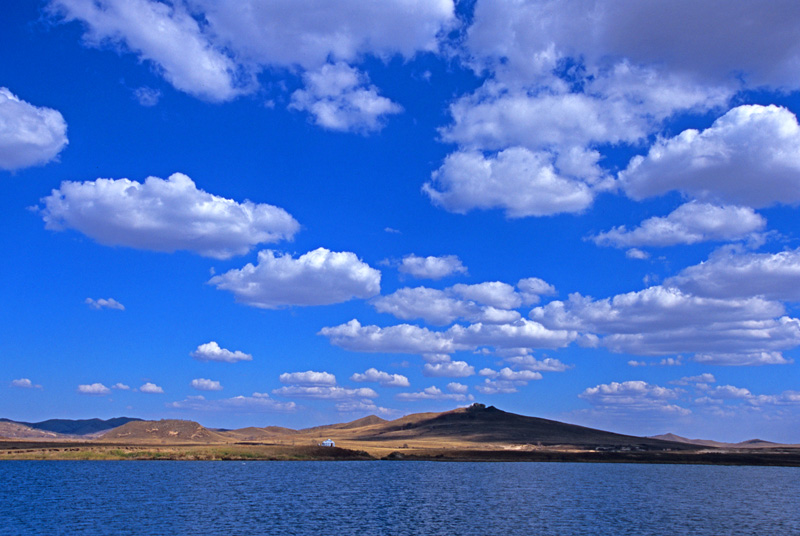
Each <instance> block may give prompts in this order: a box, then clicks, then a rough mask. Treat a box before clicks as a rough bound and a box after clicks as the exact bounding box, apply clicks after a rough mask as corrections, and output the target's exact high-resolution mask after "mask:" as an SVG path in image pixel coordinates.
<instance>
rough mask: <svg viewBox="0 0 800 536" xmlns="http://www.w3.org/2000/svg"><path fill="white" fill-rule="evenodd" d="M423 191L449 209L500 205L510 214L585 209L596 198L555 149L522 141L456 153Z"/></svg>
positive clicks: (556, 212)
mask: <svg viewBox="0 0 800 536" xmlns="http://www.w3.org/2000/svg"><path fill="white" fill-rule="evenodd" d="M423 191H424V192H425V193H426V194H427V195H428V196H429V197H430V198H431V200H432V201H433V202H434V204H436V205H439V206H441V207H443V208H445V209H446V210H448V211H450V212H456V213H459V214H466V213H467V212H469V211H470V210H473V209H484V210H486V209H493V208H500V209H503V210H504V211H505V213H506V215H507V216H508V217H510V218H521V217H525V216H549V215H553V214H559V213H577V212H582V211H584V210H585V209H587V208H588V207H589V206H590V205H591V204H592V201H593V200H594V193H593V190H592V189H591V188H590V186H589V185H588V184H587V183H586V182H584V181H582V180H579V179H576V178H574V177H570V176H568V175H564V174H562V173H559V171H558V170H557V169H556V168H555V167H554V162H553V158H552V155H549V154H547V153H542V152H532V151H530V150H528V149H525V148H522V147H512V148H509V149H506V150H504V151H501V152H500V153H498V154H497V155H496V156H490V157H488V158H487V157H486V156H484V155H483V154H482V153H480V152H478V151H459V152H455V153H452V154H450V155H449V156H448V157H447V158H446V159H445V162H444V164H443V165H442V167H440V168H439V169H438V170H437V171H435V172H434V173H433V175H432V176H431V181H430V182H427V183H425V185H424V186H423Z"/></svg>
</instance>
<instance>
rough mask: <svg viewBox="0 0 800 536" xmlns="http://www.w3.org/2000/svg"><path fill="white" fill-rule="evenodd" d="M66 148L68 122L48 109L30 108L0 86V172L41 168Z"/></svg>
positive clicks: (30, 106) (57, 113)
mask: <svg viewBox="0 0 800 536" xmlns="http://www.w3.org/2000/svg"><path fill="white" fill-rule="evenodd" d="M66 145H67V123H66V122H65V121H64V117H63V116H62V115H61V114H60V113H59V112H57V111H56V110H52V109H50V108H44V107H42V108H39V107H37V106H33V105H32V104H29V103H27V102H25V101H23V100H21V99H20V98H19V97H17V96H16V95H14V94H13V93H11V91H9V90H8V88H5V87H0V169H6V170H15V169H21V168H25V167H30V166H36V165H42V164H46V163H47V162H50V161H51V160H53V159H55V158H56V157H57V156H58V153H60V152H61V150H62V149H63V148H64V147H65V146H66Z"/></svg>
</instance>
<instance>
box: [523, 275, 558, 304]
mask: <svg viewBox="0 0 800 536" xmlns="http://www.w3.org/2000/svg"><path fill="white" fill-rule="evenodd" d="M517 288H518V289H519V293H520V295H521V296H522V301H523V303H524V304H525V305H532V304H537V303H539V301H541V299H542V298H541V297H542V296H554V295H555V294H556V288H555V287H554V286H553V285H551V284H550V283H548V282H547V281H545V280H543V279H539V278H538V277H528V278H525V279H520V280H519V281H518V282H517Z"/></svg>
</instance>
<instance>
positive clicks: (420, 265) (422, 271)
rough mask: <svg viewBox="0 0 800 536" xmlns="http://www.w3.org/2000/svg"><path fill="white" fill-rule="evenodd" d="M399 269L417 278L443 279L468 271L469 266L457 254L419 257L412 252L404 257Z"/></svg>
mask: <svg viewBox="0 0 800 536" xmlns="http://www.w3.org/2000/svg"><path fill="white" fill-rule="evenodd" d="M397 269H398V270H399V271H400V272H401V273H403V274H408V275H410V276H412V277H416V278H417V279H441V278H443V277H447V276H449V275H453V274H456V273H460V274H466V273H467V267H466V266H464V265H463V264H462V263H461V259H459V258H458V257H457V256H456V255H444V256H442V257H434V256H428V257H417V256H416V255H414V254H413V253H412V254H411V255H406V256H405V257H403V260H402V261H400V266H398V268H397Z"/></svg>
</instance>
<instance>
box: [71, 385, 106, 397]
mask: <svg viewBox="0 0 800 536" xmlns="http://www.w3.org/2000/svg"><path fill="white" fill-rule="evenodd" d="M78 392H79V393H81V394H82V395H107V394H109V393H111V389H109V388H108V387H106V386H105V385H103V384H102V383H92V384H88V385H86V384H84V385H79V386H78Z"/></svg>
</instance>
